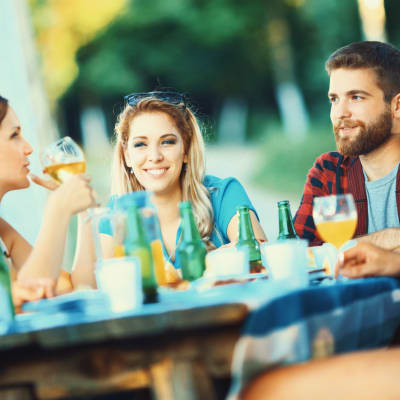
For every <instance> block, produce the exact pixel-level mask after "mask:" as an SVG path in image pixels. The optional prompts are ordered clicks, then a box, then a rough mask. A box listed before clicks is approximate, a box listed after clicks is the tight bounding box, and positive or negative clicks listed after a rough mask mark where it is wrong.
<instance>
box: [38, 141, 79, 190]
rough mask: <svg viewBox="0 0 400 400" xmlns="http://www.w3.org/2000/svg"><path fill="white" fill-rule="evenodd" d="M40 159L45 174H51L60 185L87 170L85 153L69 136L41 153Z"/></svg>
mask: <svg viewBox="0 0 400 400" xmlns="http://www.w3.org/2000/svg"><path fill="white" fill-rule="evenodd" d="M40 159H41V162H42V165H43V167H44V173H46V174H49V175H50V176H51V177H52V178H53V179H54V180H55V181H57V182H58V183H62V182H64V181H65V180H66V179H67V178H68V177H69V176H71V175H75V174H82V173H84V172H85V170H86V162H85V156H84V154H83V151H82V149H81V148H80V147H79V146H78V144H77V143H76V142H74V140H72V139H71V138H70V137H69V136H65V137H63V138H62V139H60V140H57V141H56V142H55V143H52V144H50V145H49V146H47V147H46V149H45V150H44V151H43V152H42V153H41V155H40Z"/></svg>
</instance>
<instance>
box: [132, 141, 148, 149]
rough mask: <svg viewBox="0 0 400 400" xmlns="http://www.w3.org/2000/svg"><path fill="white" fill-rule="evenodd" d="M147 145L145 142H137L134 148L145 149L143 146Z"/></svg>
mask: <svg viewBox="0 0 400 400" xmlns="http://www.w3.org/2000/svg"><path fill="white" fill-rule="evenodd" d="M145 145H146V144H145V143H144V142H136V143H133V147H134V148H138V147H143V146H145Z"/></svg>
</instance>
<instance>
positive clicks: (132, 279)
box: [96, 257, 143, 312]
mask: <svg viewBox="0 0 400 400" xmlns="http://www.w3.org/2000/svg"><path fill="white" fill-rule="evenodd" d="M96 281H97V287H98V288H99V289H100V290H101V291H103V292H104V293H105V294H106V295H107V296H108V298H109V302H110V308H111V310H112V311H113V312H124V311H128V310H131V309H134V308H137V307H140V306H141V305H142V304H143V292H142V272H141V264H140V260H139V259H138V258H137V257H119V258H106V259H100V260H99V261H98V262H97V266H96Z"/></svg>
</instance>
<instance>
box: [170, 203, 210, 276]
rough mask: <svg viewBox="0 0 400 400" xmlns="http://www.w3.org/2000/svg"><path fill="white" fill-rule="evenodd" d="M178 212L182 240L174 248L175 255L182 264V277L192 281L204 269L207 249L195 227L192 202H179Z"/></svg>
mask: <svg viewBox="0 0 400 400" xmlns="http://www.w3.org/2000/svg"><path fill="white" fill-rule="evenodd" d="M179 213H180V215H181V229H182V241H181V242H180V243H179V246H178V247H177V249H176V257H177V258H178V259H179V261H180V264H181V266H182V278H183V279H185V280H188V281H194V280H195V279H198V278H200V277H201V276H202V275H203V273H204V270H205V269H206V262H205V260H206V254H207V249H206V246H205V244H204V243H203V241H202V240H201V237H200V233H199V231H198V229H197V226H196V222H195V220H194V216H193V211H192V204H191V203H190V202H189V201H182V202H180V203H179Z"/></svg>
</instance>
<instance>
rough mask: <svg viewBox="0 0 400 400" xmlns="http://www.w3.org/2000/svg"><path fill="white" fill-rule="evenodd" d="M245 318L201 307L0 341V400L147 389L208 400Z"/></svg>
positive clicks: (238, 311) (224, 373)
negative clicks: (213, 382) (215, 379)
mask: <svg viewBox="0 0 400 400" xmlns="http://www.w3.org/2000/svg"><path fill="white" fill-rule="evenodd" d="M247 313H248V308H247V306H246V305H245V304H241V303H237V304H222V305H221V304H220V305H206V306H201V307H196V308H187V309H179V310H174V311H169V312H162V313H157V312H154V313H151V312H150V313H149V314H145V315H132V316H124V317H120V318H114V319H109V320H100V321H92V322H87V323H78V324H74V325H68V326H58V327H54V328H50V329H43V330H37V331H28V332H25V333H16V334H11V335H6V336H1V337H0V352H1V358H0V368H1V373H0V398H1V399H33V398H39V399H57V398H61V397H64V396H68V397H71V396H77V395H94V394H98V393H108V392H110V393H111V392H117V391H121V390H128V389H135V388H144V387H150V389H151V391H152V392H153V395H154V398H155V399H163V400H168V399H176V400H180V399H182V400H183V399H185V400H190V399H209V400H212V399H215V398H216V394H215V391H214V387H213V384H212V381H211V378H213V377H229V375H230V365H231V358H232V353H233V347H234V345H235V343H236V341H237V339H238V337H239V334H240V327H241V325H242V322H243V320H244V319H245V317H246V315H247ZM35 395H36V396H37V397H35ZM7 396H8V397H7Z"/></svg>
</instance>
